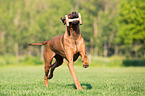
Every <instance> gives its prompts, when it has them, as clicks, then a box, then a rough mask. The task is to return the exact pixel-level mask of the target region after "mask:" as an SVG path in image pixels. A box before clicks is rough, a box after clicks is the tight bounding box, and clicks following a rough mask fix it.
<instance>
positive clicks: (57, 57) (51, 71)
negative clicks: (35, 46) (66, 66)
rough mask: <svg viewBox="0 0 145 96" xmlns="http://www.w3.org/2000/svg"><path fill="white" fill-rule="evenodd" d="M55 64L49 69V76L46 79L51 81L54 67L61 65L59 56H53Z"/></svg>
mask: <svg viewBox="0 0 145 96" xmlns="http://www.w3.org/2000/svg"><path fill="white" fill-rule="evenodd" d="M55 59H56V61H55V63H54V64H53V65H52V66H51V69H50V73H49V76H48V79H51V78H52V77H53V71H54V69H55V68H56V67H58V66H60V65H61V64H62V63H63V58H62V57H61V56H60V55H58V54H57V55H55Z"/></svg>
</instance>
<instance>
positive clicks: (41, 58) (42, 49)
mask: <svg viewBox="0 0 145 96" xmlns="http://www.w3.org/2000/svg"><path fill="white" fill-rule="evenodd" d="M43 52H44V46H41V57H40V60H41V61H43Z"/></svg>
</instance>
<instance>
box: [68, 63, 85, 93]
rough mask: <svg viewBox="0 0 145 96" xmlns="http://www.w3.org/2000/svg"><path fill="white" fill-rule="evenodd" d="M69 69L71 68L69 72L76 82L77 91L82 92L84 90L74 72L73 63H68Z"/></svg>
mask: <svg viewBox="0 0 145 96" xmlns="http://www.w3.org/2000/svg"><path fill="white" fill-rule="evenodd" d="M68 67H69V70H70V72H71V75H72V77H73V79H74V82H75V86H76V88H77V90H82V89H83V88H82V87H81V85H80V82H79V80H78V78H77V76H76V74H75V70H74V66H73V61H68Z"/></svg>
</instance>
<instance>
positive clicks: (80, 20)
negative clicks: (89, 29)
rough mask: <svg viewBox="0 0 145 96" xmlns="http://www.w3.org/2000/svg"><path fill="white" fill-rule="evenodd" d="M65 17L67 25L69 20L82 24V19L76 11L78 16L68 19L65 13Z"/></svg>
mask: <svg viewBox="0 0 145 96" xmlns="http://www.w3.org/2000/svg"><path fill="white" fill-rule="evenodd" d="M65 18H66V25H67V26H69V22H71V23H72V24H73V25H75V24H78V23H80V25H81V24H82V19H81V14H80V13H78V18H74V19H69V18H68V16H67V15H65Z"/></svg>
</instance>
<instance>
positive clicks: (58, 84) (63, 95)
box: [0, 66, 145, 96]
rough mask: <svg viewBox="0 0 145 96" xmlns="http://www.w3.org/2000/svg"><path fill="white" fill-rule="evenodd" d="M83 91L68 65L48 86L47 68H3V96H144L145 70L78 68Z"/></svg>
mask: <svg viewBox="0 0 145 96" xmlns="http://www.w3.org/2000/svg"><path fill="white" fill-rule="evenodd" d="M75 71H76V74H77V76H78V79H79V81H80V83H81V85H82V87H83V90H79V91H78V90H76V88H75V85H74V81H73V79H72V76H71V74H70V72H69V70H68V68H67V66H62V67H59V68H58V69H56V70H55V72H54V77H53V79H52V80H49V81H48V82H49V86H48V87H45V85H44V80H43V78H44V67H43V66H37V67H36V66H33V67H3V68H0V89H1V90H0V95H1V96H10V95H14V96H15V95H18V96H20V95H23V96H24V95H28V96H32V95H33V96H46V95H47V96H48V95H49V96H52V95H55V96H58V95H59V96H68V95H69V96H74V95H75V96H84V95H85V96H95V95H101V96H102V95H107V96H108V95H111V96H118V95H121V96H138V95H139V96H144V95H145V91H144V89H145V68H144V67H142V68H139V67H138V68H133V67H129V68H97V67H93V68H87V69H84V68H82V67H75Z"/></svg>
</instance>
